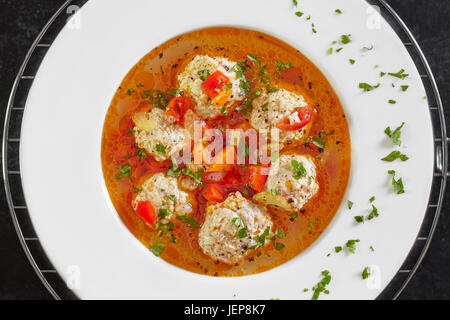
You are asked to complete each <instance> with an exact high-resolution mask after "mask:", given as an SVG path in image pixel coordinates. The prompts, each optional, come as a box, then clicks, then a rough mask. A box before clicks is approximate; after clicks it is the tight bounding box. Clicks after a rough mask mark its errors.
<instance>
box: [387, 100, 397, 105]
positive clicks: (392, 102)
mask: <svg viewBox="0 0 450 320" xmlns="http://www.w3.org/2000/svg"><path fill="white" fill-rule="evenodd" d="M388 102H389V103H390V104H396V103H397V101H395V100H389V101H388Z"/></svg>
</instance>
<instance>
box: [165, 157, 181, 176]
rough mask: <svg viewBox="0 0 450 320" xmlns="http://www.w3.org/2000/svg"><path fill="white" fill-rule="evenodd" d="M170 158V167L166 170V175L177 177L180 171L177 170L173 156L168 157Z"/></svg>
mask: <svg viewBox="0 0 450 320" xmlns="http://www.w3.org/2000/svg"><path fill="white" fill-rule="evenodd" d="M170 160H172V168H170V169H169V171H167V175H168V176H169V177H172V178H178V177H179V176H180V174H181V171H180V170H178V163H177V161H176V160H175V158H174V157H170Z"/></svg>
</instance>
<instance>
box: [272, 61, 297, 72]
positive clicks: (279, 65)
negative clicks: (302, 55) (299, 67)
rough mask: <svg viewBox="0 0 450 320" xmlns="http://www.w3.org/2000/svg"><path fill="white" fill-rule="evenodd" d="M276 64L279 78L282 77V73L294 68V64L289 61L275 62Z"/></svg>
mask: <svg viewBox="0 0 450 320" xmlns="http://www.w3.org/2000/svg"><path fill="white" fill-rule="evenodd" d="M275 64H276V66H277V69H276V72H277V75H278V76H280V74H281V71H283V70H286V69H290V68H293V66H292V63H290V62H289V61H286V62H281V61H280V60H275Z"/></svg>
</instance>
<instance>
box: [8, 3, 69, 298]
mask: <svg viewBox="0 0 450 320" xmlns="http://www.w3.org/2000/svg"><path fill="white" fill-rule="evenodd" d="M70 3H71V0H67V1H66V2H65V3H64V4H63V5H62V6H61V7H60V8H59V9H58V10H57V11H56V12H55V14H54V15H53V16H52V17H51V18H50V20H49V21H48V22H47V23H46V24H45V26H44V28H43V29H42V30H41V32H40V33H39V34H38V36H37V37H36V39H35V40H34V41H33V44H32V45H31V48H30V49H29V50H28V52H27V54H26V56H25V59H24V61H23V63H22V65H21V66H20V68H19V72H18V73H17V76H16V79H15V80H14V84H13V88H12V90H11V94H10V96H9V100H8V105H7V107H6V114H5V126H4V128H3V142H2V155H3V162H2V167H3V168H2V169H3V182H4V186H5V192H6V200H7V202H8V207H9V211H10V213H11V217H12V220H13V223H14V228H15V229H16V232H17V235H18V237H19V241H20V244H21V245H22V248H23V250H24V251H25V255H26V256H27V258H28V261H29V262H30V264H31V266H32V267H33V269H34V271H35V272H36V274H37V276H38V277H39V279H40V280H41V281H42V283H43V284H44V286H45V288H47V290H48V291H49V292H50V294H51V295H52V296H53V298H54V299H56V300H60V297H59V295H58V294H57V293H56V291H55V290H54V289H53V288H52V286H51V285H50V284H49V283H48V281H47V279H46V278H45V277H44V275H43V274H42V272H41V270H40V269H39V267H38V265H37V264H36V261H35V260H34V258H33V256H32V254H31V252H30V249H29V248H28V245H27V243H26V241H25V238H24V236H23V234H22V230H21V228H20V225H19V221H18V219H17V215H16V210H15V208H14V203H13V199H12V195H11V188H10V184H9V174H10V173H9V170H8V138H9V122H10V117H11V110H12V108H13V103H14V98H15V96H16V92H17V88H18V86H19V82H20V81H21V80H22V76H23V73H24V71H25V68H26V66H27V64H28V62H29V60H30V58H31V56H32V55H33V52H34V50H35V49H36V47H37V45H38V44H39V42H40V41H41V39H42V37H43V36H44V34H45V33H46V31H47V30H48V28H49V27H50V26H51V24H52V23H53V22H54V21H55V20H56V18H57V17H58V16H59V15H60V14H61V12H62V11H63V10H64V9H65V8H66V7H67V6H68V5H69V4H70Z"/></svg>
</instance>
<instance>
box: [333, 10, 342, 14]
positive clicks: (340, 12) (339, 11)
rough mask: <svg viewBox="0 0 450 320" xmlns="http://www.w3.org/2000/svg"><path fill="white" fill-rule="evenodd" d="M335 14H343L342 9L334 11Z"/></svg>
mask: <svg viewBox="0 0 450 320" xmlns="http://www.w3.org/2000/svg"><path fill="white" fill-rule="evenodd" d="M334 12H336V13H337V14H342V10H341V9H336V10H334Z"/></svg>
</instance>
